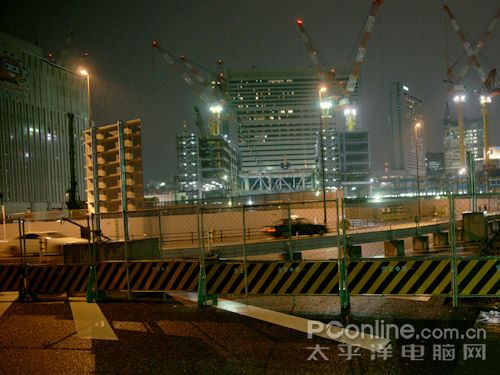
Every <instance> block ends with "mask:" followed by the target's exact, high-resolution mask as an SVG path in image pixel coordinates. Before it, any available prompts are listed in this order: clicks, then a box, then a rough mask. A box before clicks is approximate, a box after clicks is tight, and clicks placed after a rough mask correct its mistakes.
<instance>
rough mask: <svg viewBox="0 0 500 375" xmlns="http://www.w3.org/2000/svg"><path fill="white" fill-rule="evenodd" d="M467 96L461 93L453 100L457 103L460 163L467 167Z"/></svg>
mask: <svg viewBox="0 0 500 375" xmlns="http://www.w3.org/2000/svg"><path fill="white" fill-rule="evenodd" d="M465 100H466V96H465V94H464V93H459V94H457V95H455V96H454V97H453V101H454V102H455V104H456V105H457V118H458V131H459V137H460V165H461V166H462V167H465V132H464V107H463V106H464V103H465Z"/></svg>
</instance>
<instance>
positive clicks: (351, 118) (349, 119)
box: [340, 106, 357, 181]
mask: <svg viewBox="0 0 500 375" xmlns="http://www.w3.org/2000/svg"><path fill="white" fill-rule="evenodd" d="M356 114H357V111H356V108H354V107H351V106H348V107H347V108H346V109H344V116H345V119H346V125H347V126H344V132H343V134H342V158H340V160H342V165H341V167H342V178H343V181H347V150H346V145H345V144H346V137H347V132H352V131H353V130H354V125H355V124H356Z"/></svg>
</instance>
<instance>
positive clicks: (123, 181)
mask: <svg viewBox="0 0 500 375" xmlns="http://www.w3.org/2000/svg"><path fill="white" fill-rule="evenodd" d="M124 128H125V123H124V122H123V121H118V140H119V145H120V179H121V193H122V217H123V249H124V253H125V271H126V274H127V298H128V299H130V270H129V264H128V245H127V243H128V241H129V232H128V201H127V168H126V165H127V164H126V163H127V161H126V159H125V132H124Z"/></svg>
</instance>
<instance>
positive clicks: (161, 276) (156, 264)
mask: <svg viewBox="0 0 500 375" xmlns="http://www.w3.org/2000/svg"><path fill="white" fill-rule="evenodd" d="M127 266H128V270H127ZM199 273H200V263H199V262H198V261H153V262H151V261H148V262H129V263H128V265H127V263H125V262H103V263H99V264H98V265H97V288H98V289H99V290H130V291H164V292H168V291H191V292H194V291H196V290H197V288H198V281H199V280H198V279H199Z"/></svg>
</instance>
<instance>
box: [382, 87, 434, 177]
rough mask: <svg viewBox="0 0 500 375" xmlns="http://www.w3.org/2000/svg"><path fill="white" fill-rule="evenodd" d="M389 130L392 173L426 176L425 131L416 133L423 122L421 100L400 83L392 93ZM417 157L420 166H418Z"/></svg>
mask: <svg viewBox="0 0 500 375" xmlns="http://www.w3.org/2000/svg"><path fill="white" fill-rule="evenodd" d="M389 107H390V108H389V110H390V112H389V113H390V117H389V128H390V129H391V140H392V146H393V147H392V161H391V166H390V168H391V169H392V170H404V171H406V172H407V173H408V174H409V175H412V176H416V175H417V165H418V175H419V176H425V172H426V165H425V147H424V138H423V129H422V128H419V129H417V130H415V125H416V124H417V123H418V122H420V121H421V120H422V100H420V99H418V98H416V97H415V96H413V95H411V94H410V90H409V88H408V87H407V86H405V85H404V84H402V83H401V82H397V83H394V84H392V85H391V88H390V90H389ZM417 156H418V162H417Z"/></svg>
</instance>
